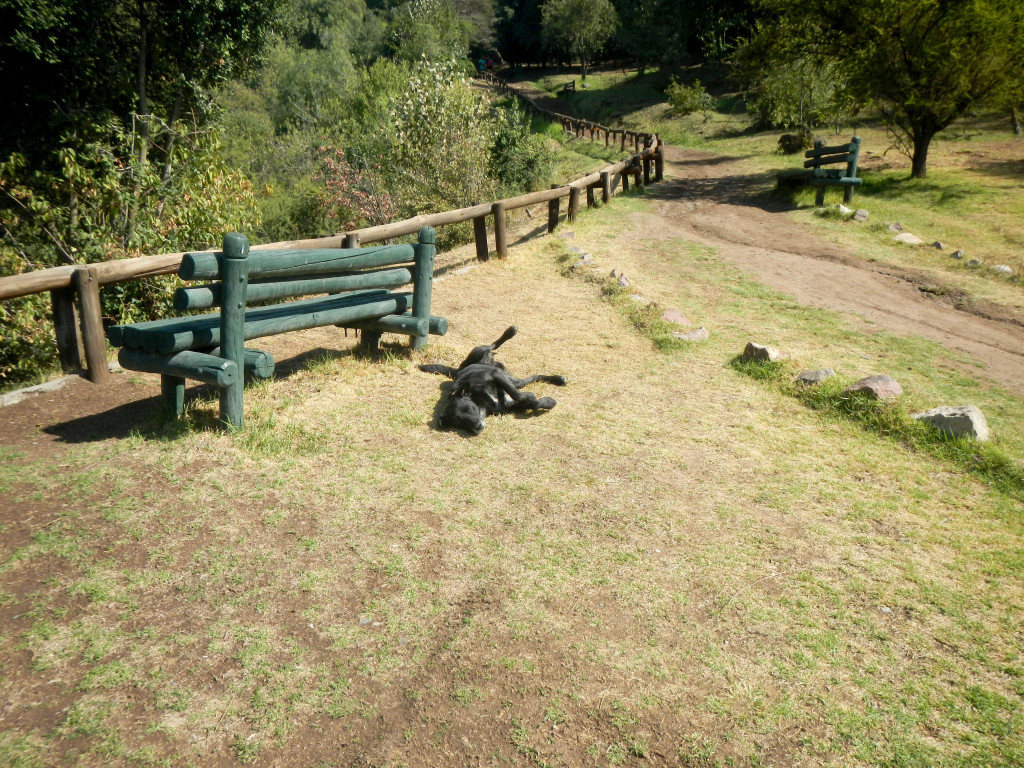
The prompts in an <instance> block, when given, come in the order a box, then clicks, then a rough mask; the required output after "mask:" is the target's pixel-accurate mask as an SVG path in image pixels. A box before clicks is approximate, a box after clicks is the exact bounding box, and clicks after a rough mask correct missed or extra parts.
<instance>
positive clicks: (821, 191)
mask: <svg viewBox="0 0 1024 768" xmlns="http://www.w3.org/2000/svg"><path fill="white" fill-rule="evenodd" d="M814 204H815V205H816V206H818V207H819V208H821V206H823V205H824V204H825V187H824V186H819V187H818V192H817V194H815V196H814Z"/></svg>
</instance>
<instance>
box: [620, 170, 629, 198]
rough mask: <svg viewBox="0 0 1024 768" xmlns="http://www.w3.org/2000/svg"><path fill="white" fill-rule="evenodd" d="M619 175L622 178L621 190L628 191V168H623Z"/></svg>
mask: <svg viewBox="0 0 1024 768" xmlns="http://www.w3.org/2000/svg"><path fill="white" fill-rule="evenodd" d="M619 177H620V178H621V179H622V191H623V192H629V168H628V167H626V168H623V169H622V173H620V174H619Z"/></svg>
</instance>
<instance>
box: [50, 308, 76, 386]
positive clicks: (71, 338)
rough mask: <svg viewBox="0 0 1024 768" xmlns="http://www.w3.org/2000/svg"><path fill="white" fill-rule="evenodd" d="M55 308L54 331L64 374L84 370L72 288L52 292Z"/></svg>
mask: <svg viewBox="0 0 1024 768" xmlns="http://www.w3.org/2000/svg"><path fill="white" fill-rule="evenodd" d="M50 306H51V307H52V308H53V331H54V334H55V335H56V337H57V355H58V357H60V367H61V370H62V371H64V373H72V372H74V371H78V370H81V368H82V353H81V350H80V349H79V348H78V343H79V341H78V325H77V324H76V318H75V292H74V290H73V289H71V288H58V289H57V290H54V291H50Z"/></svg>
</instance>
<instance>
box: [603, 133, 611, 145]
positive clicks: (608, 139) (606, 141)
mask: <svg viewBox="0 0 1024 768" xmlns="http://www.w3.org/2000/svg"><path fill="white" fill-rule="evenodd" d="M610 133H611V131H609V130H608V129H607V128H605V129H604V146H605V149H607V148H608V147H609V146H611V137H610V136H609V134H610Z"/></svg>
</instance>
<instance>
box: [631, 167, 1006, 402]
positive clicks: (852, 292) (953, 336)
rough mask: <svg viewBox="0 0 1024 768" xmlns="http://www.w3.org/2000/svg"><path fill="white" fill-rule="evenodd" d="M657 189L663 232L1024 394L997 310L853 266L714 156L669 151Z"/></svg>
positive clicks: (1001, 311)
mask: <svg viewBox="0 0 1024 768" xmlns="http://www.w3.org/2000/svg"><path fill="white" fill-rule="evenodd" d="M666 160H667V162H666V182H665V183H664V184H659V185H655V186H652V187H650V188H649V194H650V195H651V196H653V197H654V198H655V199H656V201H657V202H656V206H657V209H658V211H659V212H660V213H661V214H662V217H663V220H664V222H665V226H666V227H667V228H669V229H670V230H674V231H676V232H678V234H679V236H680V237H683V238H686V239H688V240H696V241H697V242H700V243H704V244H706V245H710V246H714V247H715V248H716V249H717V250H718V253H719V254H720V255H721V257H722V258H723V259H725V260H727V261H728V262H730V263H732V264H735V265H736V266H738V267H740V268H741V269H743V270H745V271H748V272H750V273H752V274H753V275H755V276H756V277H757V278H758V279H759V280H760V281H762V282H763V283H765V284H767V285H769V286H771V287H772V288H774V289H776V290H778V291H780V292H782V293H786V294H788V295H790V296H792V297H793V298H795V299H796V300H797V301H799V302H801V303H805V304H809V305H813V306H817V307H823V308H826V309H831V310H836V311H840V312H848V313H853V314H856V315H859V316H861V317H863V318H864V319H865V320H867V321H869V322H870V323H874V324H876V325H877V326H879V327H881V328H884V329H885V330H888V331H892V332H894V333H898V334H902V335H908V334H916V335H918V336H923V337H924V338H927V339H930V340H932V341H935V342H938V343H940V344H942V345H944V346H946V347H948V348H950V349H955V350H959V351H961V352H966V353H967V354H968V355H970V356H971V357H972V358H973V359H974V360H976V361H977V362H978V363H980V364H982V365H983V366H984V371H985V374H986V375H988V376H989V377H990V378H991V379H993V380H994V381H996V382H998V383H1000V384H1002V385H1004V386H1006V387H1008V388H1010V389H1013V390H1015V391H1017V392H1024V325H1022V318H1020V317H1019V316H1016V315H1014V314H1013V313H1012V312H1011V311H1009V310H1006V309H1005V308H1000V307H994V306H980V307H972V308H970V311H968V310H967V309H963V308H961V307H963V306H964V305H963V304H962V303H961V301H960V300H959V298H958V297H957V296H956V295H955V294H947V295H946V296H936V295H935V294H933V293H927V292H924V291H922V290H921V287H922V286H927V285H929V284H932V285H933V284H934V281H933V280H929V279H928V278H926V277H925V276H923V275H920V274H917V273H914V272H912V271H910V270H902V269H899V268H896V267H892V266H885V265H878V264H874V263H871V262H867V261H864V260H863V259H859V258H857V257H855V256H854V255H852V254H850V253H849V252H847V251H844V250H843V249H841V248H839V247H837V246H836V245H834V244H832V243H829V242H827V241H825V240H824V239H823V238H821V237H818V236H816V235H815V234H814V233H813V232H811V231H808V230H807V229H806V228H805V227H803V226H801V225H800V224H798V223H796V222H792V221H790V220H789V219H788V218H787V217H786V216H785V215H783V211H784V208H783V207H782V205H781V203H780V204H779V205H778V206H777V207H772V205H773V204H772V203H771V202H765V201H763V200H756V201H755V200H752V199H751V197H750V194H749V189H750V188H751V186H752V184H753V183H754V182H755V181H756V180H755V179H752V178H751V177H750V176H749V175H747V174H746V172H745V171H743V170H742V169H741V168H740V166H739V163H738V162H737V161H736V160H734V159H732V158H728V157H725V156H721V155H715V154H711V153H707V152H698V151H695V150H689V149H687V150H683V149H679V148H676V147H669V148H668V153H667V156H666Z"/></svg>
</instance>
